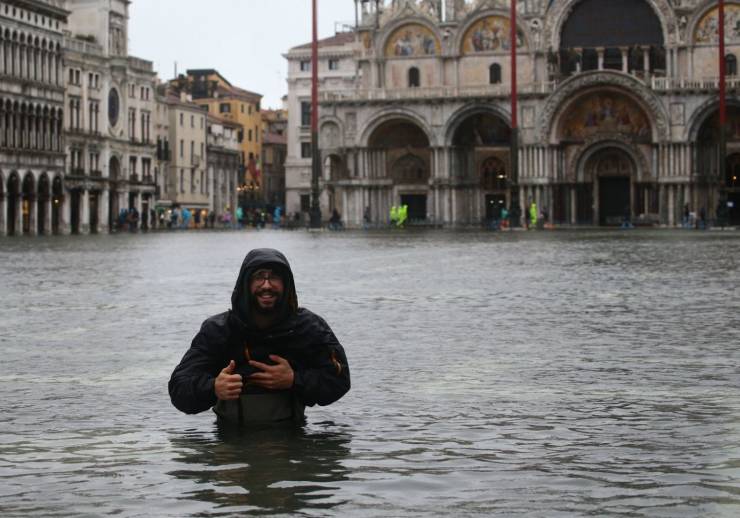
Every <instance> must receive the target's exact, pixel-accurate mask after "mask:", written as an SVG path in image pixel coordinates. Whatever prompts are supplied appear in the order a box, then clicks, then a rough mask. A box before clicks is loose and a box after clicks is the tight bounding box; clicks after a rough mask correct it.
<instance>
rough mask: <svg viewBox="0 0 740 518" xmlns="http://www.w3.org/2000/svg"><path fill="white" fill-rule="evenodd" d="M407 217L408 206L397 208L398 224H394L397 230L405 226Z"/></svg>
mask: <svg viewBox="0 0 740 518" xmlns="http://www.w3.org/2000/svg"><path fill="white" fill-rule="evenodd" d="M408 217H409V206H408V205H401V206H400V207H398V222H397V223H396V224H397V225H398V228H403V226H404V225H405V224H406V220H407V219H408Z"/></svg>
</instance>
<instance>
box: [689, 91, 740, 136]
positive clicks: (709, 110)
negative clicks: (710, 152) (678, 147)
mask: <svg viewBox="0 0 740 518" xmlns="http://www.w3.org/2000/svg"><path fill="white" fill-rule="evenodd" d="M727 106H728V107H733V108H740V99H733V98H728V99H727ZM717 110H719V101H718V100H717V99H714V98H712V99H708V100H706V101H704V102H703V103H702V104H701V105H699V107H698V108H696V109H695V110H694V111H693V113H692V114H691V115H690V116H689V120H688V121H687V123H686V133H685V136H684V138H685V139H686V140H687V141H689V142H696V141H697V139H698V138H699V131H701V128H702V127H703V126H704V124H705V123H706V122H707V120H708V119H709V118H710V117H712V116H713V115H714V114H715V113H716V112H717Z"/></svg>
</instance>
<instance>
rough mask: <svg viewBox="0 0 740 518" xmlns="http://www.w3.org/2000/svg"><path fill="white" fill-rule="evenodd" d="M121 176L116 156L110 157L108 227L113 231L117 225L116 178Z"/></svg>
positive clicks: (119, 164)
mask: <svg viewBox="0 0 740 518" xmlns="http://www.w3.org/2000/svg"><path fill="white" fill-rule="evenodd" d="M120 177H121V162H119V160H118V157H115V156H113V157H111V159H110V162H109V164H108V228H109V229H110V231H111V232H114V231H115V230H116V229H117V228H118V227H117V225H116V222H117V221H118V211H119V209H120V207H119V202H118V179H119V178H120Z"/></svg>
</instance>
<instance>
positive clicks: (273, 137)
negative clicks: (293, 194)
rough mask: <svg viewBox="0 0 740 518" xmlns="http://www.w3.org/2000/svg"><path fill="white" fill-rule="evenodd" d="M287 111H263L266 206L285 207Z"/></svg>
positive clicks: (263, 164)
mask: <svg viewBox="0 0 740 518" xmlns="http://www.w3.org/2000/svg"><path fill="white" fill-rule="evenodd" d="M287 155H288V112H287V110H282V109H281V110H263V111H262V160H261V163H262V194H263V200H264V202H265V204H266V205H269V206H272V207H275V206H279V207H283V208H284V207H285V160H286V158H287Z"/></svg>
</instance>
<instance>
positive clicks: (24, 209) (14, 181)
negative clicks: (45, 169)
mask: <svg viewBox="0 0 740 518" xmlns="http://www.w3.org/2000/svg"><path fill="white" fill-rule="evenodd" d="M0 180H1V181H2V184H0V235H3V234H4V235H8V236H17V235H49V234H58V233H60V231H61V227H60V222H61V221H62V214H61V211H62V202H63V199H64V194H63V192H64V191H63V188H62V180H61V178H60V177H59V176H55V177H54V179H53V180H51V179H50V177H49V175H48V174H47V173H42V174H41V176H40V177H39V179H38V180H36V177H35V176H34V174H33V173H31V172H28V173H26V174H24V175H23V176H22V178H21V174H20V173H19V172H17V171H12V172H10V174H8V175H7V176H6V175H5V174H4V173H3V172H0Z"/></svg>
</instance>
